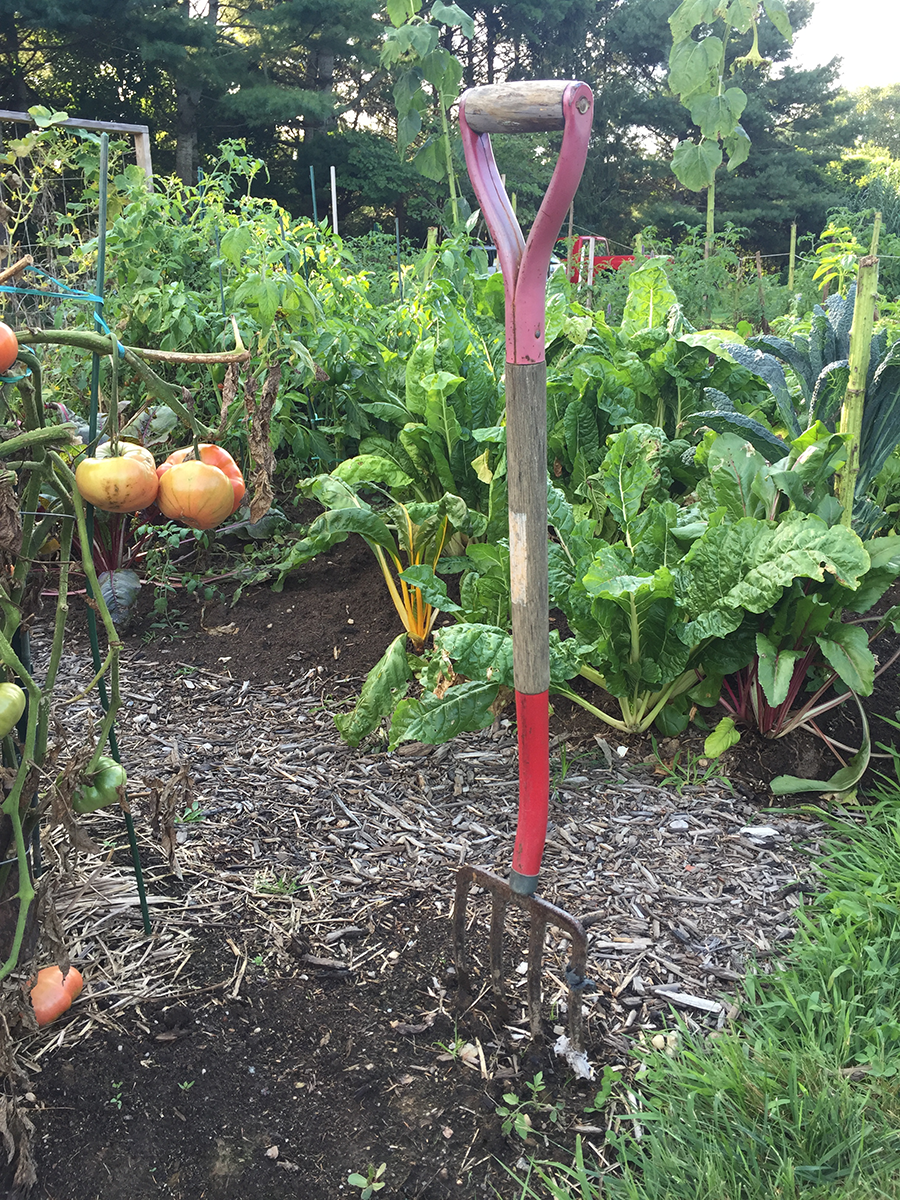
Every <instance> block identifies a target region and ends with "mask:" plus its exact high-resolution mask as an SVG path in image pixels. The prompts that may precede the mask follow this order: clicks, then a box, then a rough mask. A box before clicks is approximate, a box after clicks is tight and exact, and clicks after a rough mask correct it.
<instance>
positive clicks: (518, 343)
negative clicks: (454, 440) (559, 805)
mask: <svg viewBox="0 0 900 1200" xmlns="http://www.w3.org/2000/svg"><path fill="white" fill-rule="evenodd" d="M592 116H593V95H592V93H591V89H590V88H589V87H588V86H587V84H585V83H580V82H577V81H571V80H563V81H560V80H539V81H533V82H521V83H504V84H492V85H489V86H487V87H478V88H472V89H470V90H469V91H467V92H466V93H465V94H464V95H463V96H462V98H461V99H460V102H459V123H460V130H461V132H462V140H463V147H464V149H465V155H466V166H467V167H468V170H469V178H470V179H471V181H472V186H473V188H474V189H475V195H476V197H477V199H478V203H479V205H480V206H481V211H482V214H483V216H484V220H485V223H486V225H487V227H488V230H489V232H490V234H491V237H492V238H493V240H494V244H495V245H496V247H497V258H498V260H499V263H500V268H501V270H502V272H503V290H504V295H505V298H506V455H507V475H508V488H509V559H510V563H509V566H510V593H511V599H512V640H513V676H514V683H515V691H516V717H517V724H518V742H519V816H518V824H517V828H516V840H515V848H514V850H513V859H512V868H511V870H510V874H509V880H508V881H506V880H503V879H500V878H499V877H498V876H497V875H494V874H493V873H491V872H490V871H486V870H484V869H483V868H481V867H474V866H468V865H466V866H463V867H461V868H460V870H459V873H458V875H457V880H456V904H455V909H454V918H453V943H454V956H455V961H456V969H457V977H458V979H459V983H460V986H465V981H466V970H465V965H464V962H463V936H464V932H465V924H466V911H465V910H466V899H467V896H468V893H469V888H470V887H471V885H472V883H475V884H477V885H478V886H479V887H483V888H485V889H486V890H488V891H490V892H491V893H492V897H493V910H492V915H491V939H490V950H491V981H492V985H493V988H494V991H495V992H496V993H500V991H501V967H502V940H503V924H504V918H505V914H506V909H507V906H508V905H509V904H510V902H512V903H515V904H517V905H518V906H519V907H520V908H521V909H522V910H523V912H525V913H526V914H527V915H528V916H529V917H530V919H531V926H530V931H529V946H528V976H527V979H528V1015H529V1020H530V1022H531V1032H532V1036H533V1037H535V1038H536V1037H539V1036H540V1032H541V1011H540V1008H541V955H542V952H543V945H544V931H545V929H546V926H547V925H554V926H557V927H558V928H560V929H562V930H563V931H564V932H565V933H566V934H568V936H569V938H570V940H571V961H570V963H569V965H568V967H567V969H566V982H567V983H568V985H569V1037H570V1040H571V1042H572V1043H573V1044H574V1046H575V1047H576V1049H579V1050H580V1049H581V1048H582V1013H581V992H583V991H584V990H585V989H586V988H587V987H590V986H591V985H590V984H589V982H588V981H587V980H586V979H585V967H586V961H587V937H586V934H585V931H584V927H583V926H582V924H581V922H580V921H578V920H577V919H576V918H575V917H573V916H571V915H570V914H569V913H566V912H564V911H563V910H562V909H560V908H557V907H556V906H555V905H554V904H550V903H549V902H548V901H546V900H541V899H539V898H538V897H537V896H535V894H534V893H535V891H536V890H537V883H538V875H539V873H540V867H541V858H542V855H543V852H544V842H545V841H546V837H547V813H548V808H549V798H550V745H549V689H550V648H549V628H550V622H549V615H550V614H549V597H548V581H547V364H546V361H545V358H544V323H545V316H546V313H545V308H546V289H547V272H548V269H549V266H550V256H551V253H552V251H553V245H554V242H555V241H556V239H557V237H558V235H559V230H560V226H561V225H562V222H563V219H564V218H565V216H566V213H567V212H568V209H569V205H570V204H571V203H572V200H573V199H574V196H575V192H576V190H577V188H578V184H579V181H580V179H581V173H582V171H583V169H584V163H585V159H586V158H587V150H588V139H589V137H590V132H591V119H592ZM559 129H561V130H563V131H564V132H563V140H562V149H561V150H560V155H559V160H558V161H557V164H556V169H555V170H554V172H553V178H552V179H551V180H550V186H549V187H548V189H547V194H546V195H545V196H544V199H543V202H542V203H541V206H540V209H539V210H538V214H537V216H536V218H535V221H534V225H533V226H532V228H531V232H530V234H529V235H528V240H527V242H526V240H525V238H524V237H523V234H522V230H521V229H520V227H519V223H518V221H517V220H516V216H515V213H514V212H513V208H512V205H511V204H510V201H509V198H508V197H507V195H506V191H505V189H504V187H503V182H502V180H501V178H500V174H499V172H498V170H497V165H496V163H495V162H494V155H493V151H492V150H491V139H490V134H492V133H542V132H547V131H550V130H559Z"/></svg>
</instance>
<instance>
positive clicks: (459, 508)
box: [272, 457, 484, 651]
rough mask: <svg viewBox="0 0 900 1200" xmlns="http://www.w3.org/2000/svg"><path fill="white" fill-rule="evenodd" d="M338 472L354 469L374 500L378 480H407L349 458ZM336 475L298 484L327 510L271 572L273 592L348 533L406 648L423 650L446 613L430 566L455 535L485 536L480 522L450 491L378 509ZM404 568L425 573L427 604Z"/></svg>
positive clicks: (385, 467)
mask: <svg viewBox="0 0 900 1200" xmlns="http://www.w3.org/2000/svg"><path fill="white" fill-rule="evenodd" d="M360 463H362V468H360V466H359V464H360ZM342 466H343V467H346V466H352V467H354V468H356V470H355V481H356V482H357V483H362V481H363V479H364V480H365V482H366V483H367V484H368V487H369V492H370V493H372V492H374V493H375V494H376V495H378V494H380V488H379V486H378V481H383V482H387V483H392V484H394V485H396V486H402V484H403V483H406V484H407V485H408V484H409V482H410V481H409V480H408V479H407V478H406V477H404V476H402V475H401V474H400V473H399V472H398V471H397V470H396V468H394V467H393V464H391V463H388V462H387V461H386V460H375V459H373V458H371V457H370V458H369V459H368V460H366V461H363V460H360V459H351V460H349V462H348V464H342ZM363 468H369V469H368V470H363ZM341 471H342V468H341V467H339V468H337V469H336V470H335V471H334V472H333V473H332V474H330V475H317V476H316V477H315V478H313V479H309V480H305V481H304V482H303V483H302V484H301V492H302V494H303V495H304V496H307V497H310V498H313V499H315V500H318V501H319V503H320V504H322V505H323V506H324V507H325V512H323V513H322V515H321V516H320V517H317V518H316V520H314V521H313V522H312V524H311V525H310V526H309V529H308V530H307V532H306V535H305V537H303V538H301V539H300V540H298V541H296V542H295V543H294V544H293V546H292V547H291V549H290V551H289V552H288V554H287V556H286V557H285V558H284V559H282V561H281V562H280V563H278V564H276V565H275V566H274V567H273V568H272V569H273V570H274V571H276V572H277V573H278V578H277V580H276V583H275V585H274V586H275V590H276V591H277V590H279V589H280V587H281V586H283V582H284V578H285V576H286V575H287V573H288V572H289V571H291V570H293V569H295V568H296V567H299V566H302V565H303V563H305V562H309V560H310V559H312V558H315V556H316V555H317V554H321V553H322V552H323V551H324V550H328V549H329V548H330V547H331V546H334V545H336V544H337V543H338V542H343V541H345V540H346V539H347V538H348V537H349V536H350V535H351V534H354V533H355V534H358V535H359V536H360V537H361V538H362V539H363V541H364V542H365V543H366V545H367V546H368V547H369V548H370V550H371V551H372V553H373V554H374V555H375V557H376V559H377V560H378V565H379V567H380V568H381V572H382V575H383V576H384V581H385V584H386V585H387V589H388V592H389V593H390V597H391V602H392V603H393V605H394V608H395V609H396V610H397V615H398V616H399V617H400V620H401V622H402V624H403V627H404V629H405V630H406V634H407V636H408V637H409V640H410V642H411V643H412V645H413V647H414V649H415V650H417V651H421V650H422V648H423V646H424V645H425V641H426V639H427V637H428V635H429V634H430V633H431V629H432V626H433V625H434V622H435V619H436V617H437V614H438V612H439V611H440V609H442V608H443V609H447V608H450V607H452V602H451V601H450V599H449V597H448V596H447V593H446V588H445V587H444V585H443V583H442V581H440V580H438V579H436V578H435V577H434V568H435V566H436V565H437V563H438V560H439V559H440V557H441V554H442V553H443V552H444V549H445V547H446V546H447V543H448V540H449V538H450V537H451V536H452V535H453V534H454V533H457V532H458V533H473V532H474V533H480V532H483V529H484V520H483V519H481V520H479V517H478V514H470V512H469V510H468V509H467V508H466V505H465V502H464V501H463V500H462V499H461V498H460V497H459V496H454V495H452V494H451V493H449V492H446V493H444V495H443V496H441V497H440V498H439V499H437V500H410V501H409V502H408V503H404V502H403V501H401V500H396V499H395V500H392V499H391V497H390V495H389V494H388V495H387V496H386V497H385V502H384V503H383V504H382V506H381V507H379V508H376V507H374V506H373V505H372V504H370V503H369V501H368V500H367V499H365V498H364V496H362V495H361V494H360V491H361V490H363V489H361V488H360V487H358V486H354V484H353V483H350V482H347V480H346V479H345V478H344V477H343V476H342V474H341ZM346 473H347V474H350V472H349V471H348V472H346ZM360 474H362V478H360ZM404 560H405V561H404ZM404 566H406V567H411V568H412V567H421V566H426V567H427V568H428V569H429V576H428V578H429V581H430V582H431V591H430V592H429V595H430V596H431V599H430V600H429V599H428V598H426V597H425V596H424V595H423V592H422V589H421V588H420V587H418V586H415V585H414V584H413V585H410V583H408V582H407V580H406V579H405V578H404ZM435 593H438V595H437V597H436V596H435Z"/></svg>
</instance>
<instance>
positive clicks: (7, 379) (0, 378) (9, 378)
mask: <svg viewBox="0 0 900 1200" xmlns="http://www.w3.org/2000/svg"><path fill="white" fill-rule="evenodd" d="M30 374H31V367H26V368H25V374H24V375H0V383H21V382H22V380H23V379H27V378H28V376H29V375H30Z"/></svg>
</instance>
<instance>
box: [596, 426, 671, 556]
mask: <svg viewBox="0 0 900 1200" xmlns="http://www.w3.org/2000/svg"><path fill="white" fill-rule="evenodd" d="M664 439H665V434H664V433H663V432H662V430H661V429H655V428H653V426H651V425H632V426H631V427H630V428H628V429H624V430H623V431H622V432H621V433H617V434H615V435H614V436H613V437H611V438H610V439H609V449H608V450H607V453H606V458H605V459H604V460H603V467H602V469H601V472H600V477H601V479H602V482H603V488H604V492H605V494H606V498H607V501H608V504H609V508H610V511H611V512H612V514H613V516H614V517H615V519H616V521H617V522H618V524H619V526H620V528H621V529H622V531H623V532H624V533H625V534H626V536H627V534H628V532H629V527H630V525H631V523H632V521H634V519H635V517H637V515H638V513H639V512H640V511H641V508H642V507H643V501H644V493H645V492H646V491H647V489H648V488H649V487H651V486H652V485H653V484H654V483H655V482H656V480H657V478H658V470H657V467H656V464H655V462H654V457H655V456H654V455H653V454H652V453H651V451H653V450H656V449H658V448H659V445H660V443H661V442H662V441H663V440H664Z"/></svg>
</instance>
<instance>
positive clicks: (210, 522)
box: [156, 458, 234, 529]
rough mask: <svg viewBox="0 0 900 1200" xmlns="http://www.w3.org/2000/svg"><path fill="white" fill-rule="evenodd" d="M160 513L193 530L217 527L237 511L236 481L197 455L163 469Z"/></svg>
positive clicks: (164, 466) (160, 469) (160, 477)
mask: <svg viewBox="0 0 900 1200" xmlns="http://www.w3.org/2000/svg"><path fill="white" fill-rule="evenodd" d="M159 472H160V474H159V493H158V495H157V497H156V503H157V505H158V506H159V509H160V512H162V513H164V515H165V516H167V517H169V518H171V519H172V520H173V521H181V522H182V523H183V524H185V525H189V526H190V527H191V529H214V528H215V527H216V525H221V523H222V522H223V521H224V520H225V518H226V517H230V516H231V514H232V512H233V511H234V489H233V487H232V482H231V480H230V479H229V478H228V476H227V475H226V474H225V472H224V471H221V470H220V469H219V468H218V467H213V466H211V465H210V464H209V463H205V462H198V461H197V459H196V458H189V459H186V460H185V461H184V462H181V463H174V464H172V463H164V464H163V466H161V467H160V468H159Z"/></svg>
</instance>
